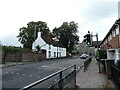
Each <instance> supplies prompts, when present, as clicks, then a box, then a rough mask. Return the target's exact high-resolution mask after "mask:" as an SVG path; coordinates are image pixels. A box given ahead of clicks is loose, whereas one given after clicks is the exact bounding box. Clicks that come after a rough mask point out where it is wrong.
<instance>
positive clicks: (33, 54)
mask: <svg viewBox="0 0 120 90" xmlns="http://www.w3.org/2000/svg"><path fill="white" fill-rule="evenodd" d="M35 37H36V25H35V26H34V52H33V61H35Z"/></svg>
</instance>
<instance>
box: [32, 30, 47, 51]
mask: <svg viewBox="0 0 120 90" xmlns="http://www.w3.org/2000/svg"><path fill="white" fill-rule="evenodd" d="M45 44H46V42H45V41H44V40H43V39H42V38H41V32H38V38H37V39H36V40H35V42H34V43H33V44H32V50H33V51H36V46H37V45H39V46H40V47H41V46H43V45H45Z"/></svg>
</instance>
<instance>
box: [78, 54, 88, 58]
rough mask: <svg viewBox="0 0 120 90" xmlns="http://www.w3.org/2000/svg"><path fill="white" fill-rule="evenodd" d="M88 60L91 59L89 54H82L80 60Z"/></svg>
mask: <svg viewBox="0 0 120 90" xmlns="http://www.w3.org/2000/svg"><path fill="white" fill-rule="evenodd" d="M86 58H89V55H88V54H82V55H81V56H80V59H86Z"/></svg>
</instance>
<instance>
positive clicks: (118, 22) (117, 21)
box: [100, 18, 120, 45]
mask: <svg viewBox="0 0 120 90" xmlns="http://www.w3.org/2000/svg"><path fill="white" fill-rule="evenodd" d="M116 24H120V18H119V19H118V20H116V21H115V23H114V24H113V26H112V27H111V29H110V30H109V32H108V33H107V35H106V36H105V38H104V39H103V40H102V42H101V43H100V45H102V43H103V42H104V41H105V39H106V38H107V37H108V36H109V35H110V34H111V33H112V31H113V30H114V29H115V28H116V27H117V25H116Z"/></svg>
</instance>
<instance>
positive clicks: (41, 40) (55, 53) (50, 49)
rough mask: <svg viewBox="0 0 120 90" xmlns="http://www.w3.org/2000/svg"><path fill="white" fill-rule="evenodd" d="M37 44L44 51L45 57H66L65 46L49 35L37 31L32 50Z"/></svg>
mask: <svg viewBox="0 0 120 90" xmlns="http://www.w3.org/2000/svg"><path fill="white" fill-rule="evenodd" d="M38 45H39V47H40V49H41V50H45V51H46V59H50V58H60V57H66V48H64V47H63V46H62V45H61V43H59V42H58V41H55V40H53V38H51V37H50V36H43V35H41V32H38V38H37V39H36V40H35V42H34V43H33V45H32V50H33V51H37V49H36V46H38Z"/></svg>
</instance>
